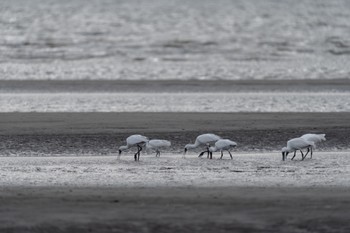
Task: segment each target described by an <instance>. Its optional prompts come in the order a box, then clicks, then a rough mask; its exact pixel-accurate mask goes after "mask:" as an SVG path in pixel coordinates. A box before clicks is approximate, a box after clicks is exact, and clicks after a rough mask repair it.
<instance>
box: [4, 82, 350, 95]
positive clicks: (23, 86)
mask: <svg viewBox="0 0 350 233" xmlns="http://www.w3.org/2000/svg"><path fill="white" fill-rule="evenodd" d="M276 91H279V92H288V91H293V92H322V91H331V92H335V91H339V92H344V91H345V92H348V91H350V79H300V80H298V79H293V80H272V79H271V80H142V81H139V80H135V81H134V80H0V92H2V93H6V92H9V93H15V92H20V93H23V92H25V93H30V92H39V93H40V92H43V93H45V92H49V93H52V92H90V93H91V92H99V93H100V92H109V93H113V92H145V93H148V92H152V93H159V92H167V93H169V92H191V93H193V92H231V93H232V92H276Z"/></svg>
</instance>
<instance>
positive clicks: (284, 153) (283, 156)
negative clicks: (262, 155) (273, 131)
mask: <svg viewBox="0 0 350 233" xmlns="http://www.w3.org/2000/svg"><path fill="white" fill-rule="evenodd" d="M288 154H289V151H288V149H287V147H283V148H282V160H283V161H285V160H286V158H287V155H288Z"/></svg>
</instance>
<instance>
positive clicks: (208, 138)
mask: <svg viewBox="0 0 350 233" xmlns="http://www.w3.org/2000/svg"><path fill="white" fill-rule="evenodd" d="M219 139H221V138H220V137H219V136H218V135H215V134H212V133H206V134H201V135H199V136H198V137H197V138H196V141H195V142H194V144H187V145H186V146H185V152H184V156H183V157H185V154H186V152H187V150H188V149H194V148H197V147H199V146H201V145H205V146H207V150H205V151H203V152H201V153H200V154H199V156H198V157H201V156H203V154H204V153H206V152H207V153H208V157H209V156H210V157H209V158H210V159H212V158H213V157H212V153H211V152H210V151H209V146H210V144H212V143H215V142H216V141H217V140H219Z"/></svg>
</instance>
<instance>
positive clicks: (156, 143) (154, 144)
mask: <svg viewBox="0 0 350 233" xmlns="http://www.w3.org/2000/svg"><path fill="white" fill-rule="evenodd" d="M170 146H171V142H170V141H168V140H162V139H152V140H149V141H148V142H147V143H146V148H149V149H158V148H161V147H170Z"/></svg>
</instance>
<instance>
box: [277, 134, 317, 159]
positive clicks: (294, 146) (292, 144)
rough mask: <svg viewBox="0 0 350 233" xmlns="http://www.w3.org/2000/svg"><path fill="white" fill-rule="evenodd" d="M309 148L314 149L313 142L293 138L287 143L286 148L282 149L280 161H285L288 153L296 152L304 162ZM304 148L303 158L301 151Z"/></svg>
mask: <svg viewBox="0 0 350 233" xmlns="http://www.w3.org/2000/svg"><path fill="white" fill-rule="evenodd" d="M311 147H315V143H314V142H310V141H306V140H305V139H303V138H293V139H291V140H289V141H288V142H287V147H283V148H282V160H283V161H284V160H286V158H287V155H288V154H289V153H291V152H296V151H297V150H299V151H300V153H301V156H302V160H304V159H305V157H306V155H307V154H308V153H309V151H310V148H311ZM305 148H307V153H306V154H305V156H304V153H303V152H302V149H305ZM293 158H294V157H293Z"/></svg>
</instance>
